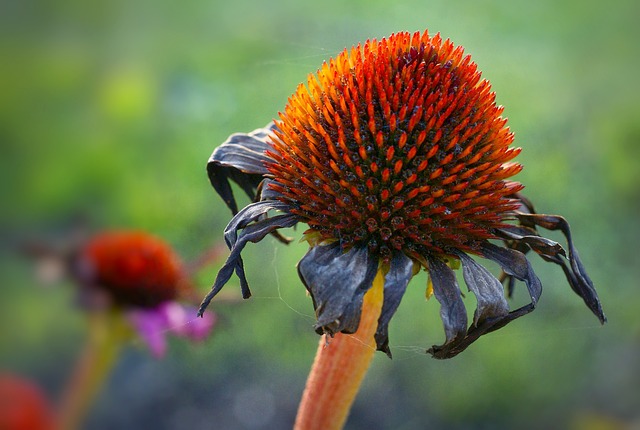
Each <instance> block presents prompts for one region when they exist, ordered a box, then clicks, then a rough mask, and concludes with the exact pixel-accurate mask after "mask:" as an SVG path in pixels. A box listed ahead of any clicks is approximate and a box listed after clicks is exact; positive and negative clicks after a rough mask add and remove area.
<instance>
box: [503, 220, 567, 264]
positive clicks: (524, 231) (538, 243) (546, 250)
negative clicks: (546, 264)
mask: <svg viewBox="0 0 640 430" xmlns="http://www.w3.org/2000/svg"><path fill="white" fill-rule="evenodd" d="M496 233H498V235H500V236H501V237H502V238H504V239H508V240H513V241H516V242H518V243H524V244H526V245H527V246H529V247H530V248H531V249H533V250H534V251H535V252H536V253H537V254H540V255H541V256H543V257H545V256H549V257H557V256H563V257H565V256H566V252H565V250H564V248H563V247H562V245H560V244H559V243H558V242H556V241H553V240H551V239H547V238H546V237H542V236H540V235H538V234H537V233H536V231H535V230H532V229H530V228H526V227H519V226H515V225H513V226H508V227H505V228H501V229H498V230H496ZM518 250H519V251H522V250H521V249H518Z"/></svg>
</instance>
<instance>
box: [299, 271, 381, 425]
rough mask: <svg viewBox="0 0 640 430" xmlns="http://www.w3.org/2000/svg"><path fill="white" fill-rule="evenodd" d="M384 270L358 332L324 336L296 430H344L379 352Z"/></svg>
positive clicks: (367, 298) (365, 305)
mask: <svg viewBox="0 0 640 430" xmlns="http://www.w3.org/2000/svg"><path fill="white" fill-rule="evenodd" d="M383 287H384V274H383V273H382V271H381V270H378V273H377V275H376V277H375V279H374V281H373V285H372V287H371V289H370V290H369V291H368V292H367V293H366V294H365V296H364V299H363V304H362V315H361V319H360V325H359V327H358V330H357V331H356V332H355V333H353V334H343V333H337V334H336V335H335V336H334V337H333V338H330V337H327V335H326V334H325V335H323V336H322V338H321V339H320V344H319V345H318V351H317V353H316V357H315V360H314V363H313V366H312V368H311V373H310V374H309V378H308V379H307V385H306V387H305V390H304V393H303V395H302V400H301V402H300V406H299V408H298V415H297V417H296V422H295V427H294V428H295V429H296V430H314V429H323V430H334V429H341V428H342V427H343V426H344V423H345V421H346V420H347V417H348V415H349V411H350V410H351V405H352V404H353V401H354V399H355V397H356V394H357V393H358V390H359V388H360V384H361V383H362V380H363V379H364V376H365V374H366V373H367V370H368V368H369V364H370V363H371V359H372V358H373V355H374V353H375V352H376V342H375V340H374V334H375V332H376V329H377V327H378V318H379V316H380V312H381V310H382V302H383Z"/></svg>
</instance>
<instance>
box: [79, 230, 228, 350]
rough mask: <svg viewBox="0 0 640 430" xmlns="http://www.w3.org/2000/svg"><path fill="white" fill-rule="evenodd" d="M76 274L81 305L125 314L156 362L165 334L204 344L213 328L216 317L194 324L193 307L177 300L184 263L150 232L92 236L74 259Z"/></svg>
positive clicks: (164, 348) (183, 284)
mask: <svg viewBox="0 0 640 430" xmlns="http://www.w3.org/2000/svg"><path fill="white" fill-rule="evenodd" d="M73 272H74V274H75V276H76V278H77V280H78V281H79V283H80V286H81V300H82V302H83V304H84V305H85V306H87V307H89V308H112V309H116V310H121V311H123V312H124V313H125V314H126V317H127V319H128V320H129V321H130V323H131V324H132V326H133V327H134V328H135V329H136V331H137V332H138V333H139V335H140V336H141V338H142V339H143V340H144V341H145V342H146V343H147V344H148V345H149V348H150V350H151V352H152V353H153V355H154V356H156V357H161V356H163V355H164V353H165V351H166V339H165V336H166V334H167V333H173V334H176V335H178V336H182V337H187V338H190V339H193V340H202V339H203V338H204V337H206V335H207V334H208V333H209V331H210V330H211V328H212V327H213V324H214V323H215V315H211V316H210V317H208V318H206V319H205V320H195V321H194V320H193V318H192V315H193V310H192V308H191V307H189V306H185V305H182V304H181V303H179V302H178V301H177V300H178V299H179V296H180V295H181V293H182V292H184V291H182V290H185V289H186V286H185V279H184V273H183V269H182V264H181V262H180V259H179V258H178V256H177V255H176V253H175V252H174V251H173V249H172V248H171V247H170V246H169V245H168V244H166V243H165V242H163V241H162V240H160V239H158V238H156V237H154V236H152V235H150V234H148V233H145V232H141V231H106V232H103V233H100V234H97V235H95V236H93V237H92V238H90V239H89V240H88V241H87V243H86V244H84V246H82V248H81V249H80V251H79V252H78V254H77V256H76V257H75V258H74V263H73Z"/></svg>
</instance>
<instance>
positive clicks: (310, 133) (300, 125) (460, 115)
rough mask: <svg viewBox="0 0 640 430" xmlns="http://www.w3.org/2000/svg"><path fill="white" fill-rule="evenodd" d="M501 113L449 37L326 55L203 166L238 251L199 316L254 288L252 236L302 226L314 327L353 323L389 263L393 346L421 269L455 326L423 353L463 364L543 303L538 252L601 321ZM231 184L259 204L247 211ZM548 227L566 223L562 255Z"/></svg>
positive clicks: (303, 270)
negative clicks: (248, 266) (246, 261)
mask: <svg viewBox="0 0 640 430" xmlns="http://www.w3.org/2000/svg"><path fill="white" fill-rule="evenodd" d="M502 112H503V108H502V107H500V106H497V105H496V103H495V95H494V93H492V92H491V87H490V84H489V82H488V81H486V80H483V79H481V74H480V72H479V71H478V69H477V67H476V65H475V63H473V62H472V61H471V59H470V57H469V56H465V55H463V48H462V47H455V46H454V45H453V44H452V43H451V42H450V41H449V40H445V41H443V40H442V39H441V37H440V35H436V36H434V37H430V36H429V35H428V33H427V32H425V33H423V34H420V33H414V34H409V33H398V34H395V35H392V36H390V37H389V38H388V39H382V40H381V41H379V42H378V41H376V40H371V41H368V42H366V43H365V44H364V46H360V45H358V46H356V47H354V48H352V49H351V50H345V51H344V52H342V53H341V54H339V55H338V56H337V57H336V58H335V59H332V60H331V61H330V62H329V63H325V64H323V66H322V68H321V69H320V70H319V71H318V72H317V75H314V74H312V75H310V76H309V78H308V81H307V85H306V86H304V85H302V84H301V85H300V86H299V87H298V89H297V91H296V92H295V93H294V94H293V95H292V96H291V97H290V98H289V100H288V104H287V106H286V108H285V110H284V112H283V113H281V114H280V119H279V120H278V121H276V122H274V123H271V124H269V125H268V126H267V127H265V128H263V129H258V130H255V131H253V132H251V133H249V134H234V135H232V136H231V137H230V138H229V139H228V140H227V141H226V142H224V143H223V144H222V145H221V146H219V147H218V148H216V150H215V151H214V152H213V155H212V156H211V158H210V160H209V163H208V165H207V171H208V174H209V179H210V181H211V183H212V185H213V187H214V188H215V189H216V191H217V192H218V193H219V194H220V195H221V196H222V198H223V199H224V201H225V202H226V204H227V206H228V207H229V208H230V209H231V211H232V212H233V214H234V217H233V219H232V220H231V222H230V223H229V225H228V226H227V228H226V229H225V232H224V237H225V240H226V242H227V245H228V246H229V248H230V250H231V253H230V256H229V258H228V260H227V262H226V263H225V264H224V266H223V267H222V268H221V270H220V272H219V273H218V276H217V278H216V280H215V283H214V285H213V287H212V289H211V292H210V293H209V295H208V296H207V297H206V298H205V300H204V301H203V303H202V305H201V307H200V315H202V314H203V312H204V310H205V308H206V307H207V305H208V304H209V302H210V300H211V299H212V298H213V297H214V296H215V295H216V294H217V293H218V292H219V291H220V289H221V288H222V287H223V286H224V285H225V284H226V282H227V281H228V280H229V279H230V277H231V276H232V274H233V272H235V273H236V274H237V276H238V278H239V279H240V284H241V288H242V293H243V296H244V297H245V298H246V297H249V296H250V290H249V287H248V284H247V280H246V277H245V271H244V266H243V261H242V258H241V256H240V253H241V251H242V249H243V248H244V246H245V245H246V244H247V243H248V242H258V241H260V240H261V239H263V238H264V237H265V236H267V235H268V234H270V233H276V231H277V230H278V229H280V228H286V227H291V226H293V225H295V224H297V223H305V224H307V225H308V226H309V229H308V230H307V231H306V232H305V234H304V237H305V238H306V239H307V241H308V242H309V244H310V245H311V247H310V249H309V251H308V253H307V254H306V255H305V256H304V257H303V258H302V260H301V261H300V263H299V264H298V272H299V275H300V278H301V279H302V282H303V283H304V285H305V286H306V288H307V289H308V291H309V292H310V294H311V296H312V299H313V304H314V307H315V310H316V316H317V324H316V329H317V331H318V332H319V333H326V334H328V335H334V334H335V333H339V332H343V333H353V332H355V331H356V330H357V328H358V325H359V322H360V317H361V306H362V301H363V296H364V294H365V293H366V292H367V291H368V290H369V289H370V288H371V286H372V282H373V280H374V277H375V276H376V274H377V273H379V272H380V273H382V274H383V275H384V299H383V300H384V302H383V305H382V312H381V315H380V317H379V319H378V326H377V331H376V333H375V340H376V344H377V348H378V349H379V350H381V351H384V352H386V353H387V354H389V355H390V350H389V346H388V324H389V321H390V320H391V318H392V316H393V314H394V313H395V311H396V309H397V307H398V305H399V304H400V301H401V299H402V297H403V295H404V292H405V289H406V287H407V284H408V283H409V281H410V280H411V278H412V277H413V276H414V275H415V274H416V273H417V272H418V271H419V269H420V268H422V269H425V270H426V271H427V272H428V274H429V279H430V281H429V285H428V294H431V292H432V293H433V295H434V296H435V297H436V299H437V300H438V301H439V302H440V305H441V311H440V316H441V318H442V322H443V324H444V330H445V335H446V340H445V342H444V344H442V345H439V346H433V347H432V348H431V349H429V352H430V353H431V354H432V355H433V356H434V357H436V358H449V357H453V356H455V355H456V354H458V353H460V352H461V351H463V350H464V349H465V348H467V347H468V346H469V345H470V344H471V343H472V342H474V341H475V340H476V339H478V338H479V337H480V336H481V335H483V334H485V333H488V332H491V331H494V330H496V329H499V328H501V327H503V326H505V325H506V324H508V323H509V322H511V321H513V320H514V319H516V318H519V317H520V316H522V315H525V314H527V313H529V312H531V311H532V310H533V309H534V308H535V307H536V305H537V302H538V300H539V298H540V295H541V292H542V285H541V283H540V280H539V279H538V277H537V276H536V274H535V273H534V271H533V268H532V266H531V264H530V263H529V261H528V259H527V257H526V256H525V254H526V253H527V252H528V251H534V252H535V253H537V254H538V255H540V256H541V257H542V258H543V259H544V260H545V261H549V262H552V263H555V264H557V265H559V266H560V267H561V268H562V270H563V271H564V273H565V275H566V278H567V280H568V282H569V285H570V286H571V288H572V289H573V290H574V291H575V292H576V293H577V294H578V295H580V296H581V297H582V299H583V300H584V301H585V303H586V304H587V306H588V307H589V308H590V309H591V311H592V312H593V313H595V315H596V316H597V317H598V318H599V319H600V321H601V322H604V321H605V316H604V314H603V312H602V308H601V306H600V302H599V300H598V297H597V294H596V291H595V289H594V287H593V284H592V282H591V280H590V279H589V277H588V275H587V273H586V271H585V269H584V267H583V265H582V263H581V261H580V258H579V257H578V253H577V251H576V249H575V246H574V243H573V240H572V236H571V232H570V230H569V225H568V223H567V222H566V221H565V219H564V218H562V217H560V216H558V215H541V214H537V213H536V212H535V211H534V209H533V206H532V204H531V203H530V202H529V201H528V200H527V199H526V198H525V197H523V196H522V195H521V194H520V191H521V190H522V189H523V186H522V185H521V184H519V183H517V182H514V181H511V180H510V179H509V178H511V177H512V176H513V175H515V174H516V173H518V172H520V170H521V168H522V167H521V165H520V164H517V163H514V162H512V161H511V160H513V158H514V157H516V155H518V153H519V152H520V148H515V147H513V146H511V144H512V142H513V134H512V133H511V132H510V130H509V129H508V128H507V126H506V123H507V120H506V118H503V117H501V115H502ZM229 179H231V180H233V181H235V182H236V183H238V184H239V185H240V187H241V188H242V189H243V190H244V191H245V192H246V193H247V194H248V195H249V196H250V198H251V199H252V200H253V203H251V204H249V205H248V206H246V207H244V208H243V209H241V210H240V211H238V208H237V205H236V202H235V199H234V196H233V194H232V190H231V187H230V183H229ZM272 211H273V212H277V213H278V214H276V215H274V216H268V213H269V212H272ZM538 228H544V229H548V230H559V231H561V232H562V233H563V234H564V236H565V238H566V240H567V244H568V247H567V251H565V249H564V248H563V247H562V246H561V245H560V244H558V243H556V242H555V241H552V240H550V239H547V238H545V237H543V236H541V235H540V233H539V232H538ZM277 237H279V238H280V239H281V240H283V241H286V239H284V238H282V237H281V236H277ZM471 256H476V257H480V258H484V259H488V260H491V261H494V262H496V263H497V264H499V265H500V267H501V268H502V270H503V272H504V273H503V275H502V278H503V280H504V281H505V282H506V283H507V285H508V291H509V293H510V292H511V289H512V288H513V285H514V282H515V280H519V281H524V283H525V285H526V287H527V289H528V292H529V295H530V298H531V302H530V303H529V304H527V305H525V306H523V307H520V308H518V309H515V310H510V309H509V305H508V303H507V301H506V299H505V294H504V291H503V286H502V284H501V282H500V281H499V280H498V278H496V277H494V276H493V275H492V274H491V273H490V272H489V271H488V270H487V269H486V268H485V267H483V266H482V265H480V264H479V263H478V262H477V261H476V260H475V259H474V258H472V257H471ZM460 266H461V267H462V274H463V277H464V280H465V283H466V284H467V287H468V288H469V290H470V291H471V292H473V294H474V295H475V296H476V298H477V309H476V311H475V314H474V317H473V321H472V323H471V324H469V323H468V321H467V312H466V310H465V306H464V304H463V300H462V298H461V291H460V288H459V286H458V283H457V280H456V276H455V273H454V271H453V269H456V268H458V267H460Z"/></svg>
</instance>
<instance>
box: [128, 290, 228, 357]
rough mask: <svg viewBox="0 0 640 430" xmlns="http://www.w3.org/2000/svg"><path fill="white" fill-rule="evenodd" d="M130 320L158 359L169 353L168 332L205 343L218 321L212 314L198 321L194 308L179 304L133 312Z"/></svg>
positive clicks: (165, 304)
mask: <svg viewBox="0 0 640 430" xmlns="http://www.w3.org/2000/svg"><path fill="white" fill-rule="evenodd" d="M129 319H130V321H131V323H132V324H133V326H134V328H135V329H136V331H137V332H138V334H139V335H140V337H141V338H142V339H143V340H144V341H145V343H146V344H147V345H148V346H149V349H150V350H151V353H152V354H153V356H154V357H156V358H162V357H163V356H164V354H165V353H166V351H167V340H166V337H165V335H166V333H168V332H171V333H173V334H175V335H176V336H179V337H185V338H187V339H190V340H194V341H201V340H204V339H205V338H206V337H207V336H208V335H209V333H210V332H211V329H212V328H213V326H214V325H215V322H216V316H215V314H213V313H212V312H209V313H207V314H206V315H204V316H203V317H202V318H197V317H196V309H195V308H194V307H189V306H183V305H181V304H180V303H177V302H165V303H161V304H160V305H158V306H156V307H155V308H152V309H139V308H138V309H135V310H132V311H130V312H129Z"/></svg>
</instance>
